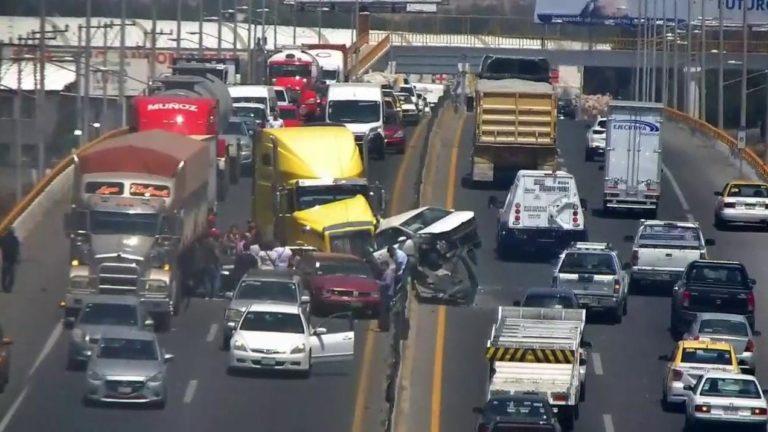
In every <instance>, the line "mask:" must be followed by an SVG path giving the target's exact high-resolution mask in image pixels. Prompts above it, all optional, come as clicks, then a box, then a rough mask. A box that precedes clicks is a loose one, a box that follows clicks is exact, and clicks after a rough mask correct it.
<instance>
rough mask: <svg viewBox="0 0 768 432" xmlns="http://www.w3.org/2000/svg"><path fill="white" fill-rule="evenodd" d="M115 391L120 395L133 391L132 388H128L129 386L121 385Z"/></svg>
mask: <svg viewBox="0 0 768 432" xmlns="http://www.w3.org/2000/svg"><path fill="white" fill-rule="evenodd" d="M117 392H118V393H120V394H121V395H127V394H131V393H133V389H132V388H130V387H122V386H121V387H118V388H117Z"/></svg>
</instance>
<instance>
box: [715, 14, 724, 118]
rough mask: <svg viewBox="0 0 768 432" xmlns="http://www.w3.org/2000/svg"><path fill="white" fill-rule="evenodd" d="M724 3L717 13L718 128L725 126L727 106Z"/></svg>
mask: <svg viewBox="0 0 768 432" xmlns="http://www.w3.org/2000/svg"><path fill="white" fill-rule="evenodd" d="M722 6H723V5H722V4H718V5H717V11H718V12H717V14H718V28H719V33H720V34H719V41H718V46H717V51H718V57H719V60H720V62H719V64H718V67H717V127H718V129H722V128H723V123H724V112H723V110H724V106H725V91H724V90H723V79H724V72H723V61H724V56H725V54H724V51H725V42H724V40H723V7H722Z"/></svg>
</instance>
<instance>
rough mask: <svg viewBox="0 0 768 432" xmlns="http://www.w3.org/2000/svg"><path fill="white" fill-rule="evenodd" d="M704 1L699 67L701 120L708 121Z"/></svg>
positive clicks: (702, 2)
mask: <svg viewBox="0 0 768 432" xmlns="http://www.w3.org/2000/svg"><path fill="white" fill-rule="evenodd" d="M704 3H705V2H704V1H703V0H702V1H701V21H700V22H701V56H700V58H699V65H700V66H701V75H700V76H699V78H700V84H699V85H700V86H701V89H700V90H699V93H700V94H701V113H699V118H700V119H702V120H704V121H705V122H706V121H707V19H706V16H705V15H704Z"/></svg>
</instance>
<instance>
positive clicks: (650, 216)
mask: <svg viewBox="0 0 768 432" xmlns="http://www.w3.org/2000/svg"><path fill="white" fill-rule="evenodd" d="M658 214H659V208H658V207H654V208H652V209H650V210H648V211H646V212H645V217H646V219H656V217H657V216H658Z"/></svg>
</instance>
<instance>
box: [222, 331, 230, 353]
mask: <svg viewBox="0 0 768 432" xmlns="http://www.w3.org/2000/svg"><path fill="white" fill-rule="evenodd" d="M229 342H230V338H228V337H227V336H224V335H222V336H221V349H222V351H229Z"/></svg>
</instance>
